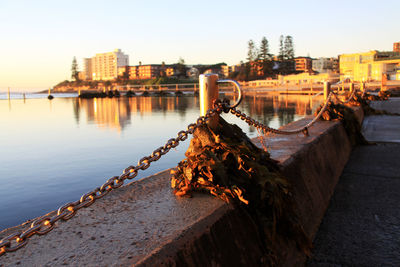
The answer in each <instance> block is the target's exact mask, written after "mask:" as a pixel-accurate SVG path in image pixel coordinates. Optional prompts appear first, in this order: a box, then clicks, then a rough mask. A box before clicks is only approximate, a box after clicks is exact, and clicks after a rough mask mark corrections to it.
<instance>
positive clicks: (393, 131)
mask: <svg viewBox="0 0 400 267" xmlns="http://www.w3.org/2000/svg"><path fill="white" fill-rule="evenodd" d="M396 102H397V103H396ZM394 103H395V104H396V105H398V106H397V108H400V102H398V100H397V99H395V100H394V101H392V99H390V101H385V102H383V101H379V103H378V104H376V103H373V106H374V107H378V106H379V109H383V110H387V111H391V112H397V111H396V109H394V108H393V104H394ZM386 107H387V108H386ZM399 118H400V117H399V116H371V117H366V118H365V120H364V125H363V131H364V134H365V135H366V137H367V139H368V140H370V141H379V142H380V143H378V144H377V145H369V146H360V147H357V148H356V149H355V150H354V151H353V153H352V155H351V157H350V160H349V163H348V164H347V166H346V168H345V170H344V172H343V175H342V176H341V178H340V181H339V183H338V185H337V187H336V191H335V194H334V196H333V198H332V200H331V203H330V206H329V209H328V211H327V213H326V216H325V217H324V219H323V222H322V224H321V227H320V229H319V231H318V234H317V236H316V238H315V240H314V250H313V258H312V260H310V261H309V262H308V265H309V266H400V213H399V207H400V204H399V203H400V164H399V162H400V144H399V143H392V142H395V141H396V138H398V139H397V140H399V139H400V137H399V134H400V128H395V127H392V128H391V127H388V125H394V124H396V123H399V122H400V121H399ZM379 129H385V131H386V132H382V131H381V130H379ZM388 136H396V138H392V139H390V138H388ZM387 141H389V142H391V143H383V142H387ZM397 142H398V141H397Z"/></svg>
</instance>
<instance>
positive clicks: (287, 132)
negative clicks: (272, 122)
mask: <svg viewBox="0 0 400 267" xmlns="http://www.w3.org/2000/svg"><path fill="white" fill-rule="evenodd" d="M332 96H333V93H332V92H331V93H330V94H329V96H328V99H327V100H326V101H325V104H324V106H323V107H322V108H321V110H320V111H319V113H318V114H317V116H315V117H314V119H313V120H312V121H310V122H309V123H307V125H305V126H303V127H301V128H299V129H295V130H279V129H274V128H271V127H268V126H266V125H264V124H262V123H260V122H258V121H256V120H255V119H253V118H251V117H250V116H247V115H246V114H245V113H243V112H241V111H240V110H237V109H236V108H231V109H230V111H231V113H232V114H233V115H235V116H236V117H238V118H240V119H241V120H243V121H245V122H246V123H247V124H248V125H250V126H253V127H255V128H256V129H258V130H261V131H262V132H264V134H266V133H274V134H285V135H290V134H298V133H303V134H304V135H305V136H308V128H310V127H311V126H312V125H313V124H314V123H315V122H316V121H317V120H318V119H319V118H320V117H321V116H322V114H323V113H324V112H325V110H326V109H327V108H328V104H329V103H330V101H331V99H332Z"/></svg>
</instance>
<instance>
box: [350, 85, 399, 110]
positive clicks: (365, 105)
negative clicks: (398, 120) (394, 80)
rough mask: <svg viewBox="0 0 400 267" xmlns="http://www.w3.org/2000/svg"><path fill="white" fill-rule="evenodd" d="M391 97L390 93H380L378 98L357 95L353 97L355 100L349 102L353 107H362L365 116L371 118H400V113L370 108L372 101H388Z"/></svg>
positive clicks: (368, 95)
mask: <svg viewBox="0 0 400 267" xmlns="http://www.w3.org/2000/svg"><path fill="white" fill-rule="evenodd" d="M389 96H390V93H389V92H387V91H380V92H379V95H378V96H375V95H370V94H367V93H366V94H364V95H363V94H362V93H356V94H354V96H353V99H352V100H351V101H350V102H349V104H351V105H353V106H360V107H361V108H362V109H363V111H364V115H365V116H371V115H393V116H399V115H400V114H398V113H391V112H388V111H386V110H377V109H374V108H372V107H371V106H370V104H369V103H370V101H371V100H374V101H377V100H380V101H382V100H388V98H389Z"/></svg>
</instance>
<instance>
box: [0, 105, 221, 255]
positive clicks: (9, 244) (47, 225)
mask: <svg viewBox="0 0 400 267" xmlns="http://www.w3.org/2000/svg"><path fill="white" fill-rule="evenodd" d="M224 110H225V111H226V103H225V102H224V103H222V102H221V101H216V102H215V104H214V108H213V109H210V110H208V111H207V113H206V115H205V116H200V117H199V118H198V119H197V120H196V123H191V124H189V125H188V126H187V129H186V130H182V131H180V132H178V134H177V137H176V138H171V139H169V140H168V141H167V142H166V144H165V145H164V146H161V147H159V148H157V149H156V150H154V151H153V152H152V153H151V154H150V156H146V157H143V158H141V159H140V160H139V161H138V163H137V165H136V166H129V167H127V168H125V169H124V170H123V172H122V174H121V175H120V176H114V177H112V178H110V179H108V180H107V181H106V182H105V183H104V184H103V185H102V186H100V187H97V188H96V189H94V190H92V191H90V192H87V193H86V194H83V195H82V196H81V198H80V199H79V200H77V201H74V202H69V203H67V204H64V205H63V206H61V207H60V208H59V209H58V210H57V214H56V215H54V216H45V217H42V218H39V219H37V220H35V221H34V222H32V224H31V226H30V227H29V228H28V229H26V230H25V231H19V232H16V233H13V234H12V235H9V236H7V237H5V238H3V239H2V240H1V241H0V256H1V255H3V254H5V253H6V252H13V251H16V250H18V249H20V248H22V247H23V246H25V245H26V244H27V243H28V240H29V238H31V237H32V236H34V235H44V234H47V233H48V232H50V231H51V230H53V229H54V227H55V223H56V222H58V221H59V220H63V221H67V220H69V219H71V218H72V217H73V216H74V215H75V214H76V213H77V211H78V210H80V209H81V208H85V207H89V206H90V205H92V204H93V203H94V202H95V201H96V200H97V199H100V198H102V197H104V196H105V195H107V194H108V193H109V192H110V191H112V190H114V189H117V188H119V187H121V186H122V185H123V184H124V181H125V180H127V179H128V180H131V179H133V178H135V177H136V176H137V175H138V171H139V170H146V169H147V168H149V167H150V165H151V163H152V162H154V161H157V160H159V159H160V158H161V157H162V156H163V155H165V154H167V153H168V152H169V151H170V150H171V148H175V147H177V146H178V145H179V142H182V141H185V140H186V139H187V138H188V135H189V134H193V133H194V131H195V129H196V128H197V127H199V126H201V125H204V124H205V123H207V121H208V120H209V119H210V118H211V117H213V116H214V115H219V114H221V113H222V111H224Z"/></svg>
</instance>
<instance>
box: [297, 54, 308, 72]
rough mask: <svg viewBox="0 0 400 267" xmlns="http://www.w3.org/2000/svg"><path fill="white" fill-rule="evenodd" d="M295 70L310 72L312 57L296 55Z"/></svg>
mask: <svg viewBox="0 0 400 267" xmlns="http://www.w3.org/2000/svg"><path fill="white" fill-rule="evenodd" d="M294 61H295V64H296V65H295V70H296V71H300V72H312V58H310V57H296V58H294Z"/></svg>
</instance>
